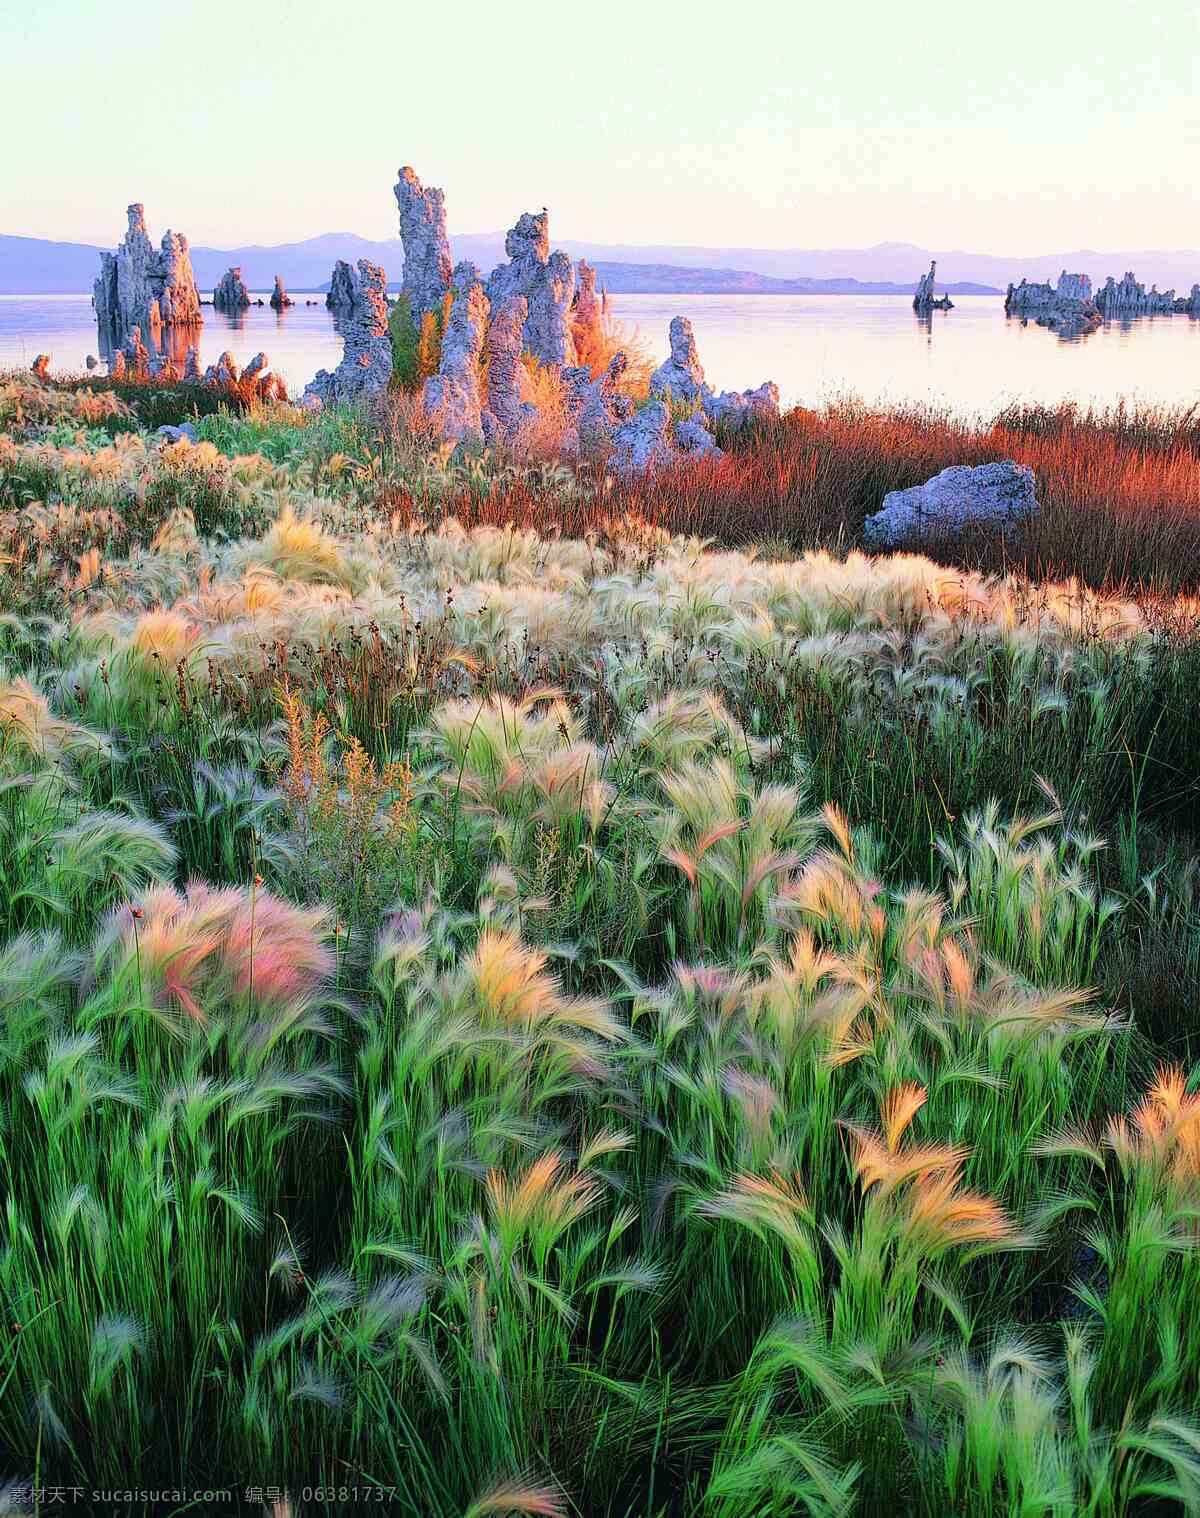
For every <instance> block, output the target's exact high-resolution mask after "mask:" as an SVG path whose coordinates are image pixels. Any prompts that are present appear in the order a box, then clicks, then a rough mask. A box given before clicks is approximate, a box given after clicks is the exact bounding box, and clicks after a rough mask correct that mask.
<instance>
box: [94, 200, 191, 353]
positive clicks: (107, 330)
mask: <svg viewBox="0 0 1200 1518" xmlns="http://www.w3.org/2000/svg"><path fill="white" fill-rule="evenodd" d="M126 215H127V216H128V218H129V226H128V229H127V231H126V233H125V238H124V241H123V242H122V243H121V245H120V247H119V248H117V250H116V251H115V252H114V253H101V255H100V277H99V279H97V280H96V283H95V285H94V287H93V290H92V304H93V306H94V307H95V310H96V323H97V326H98V328H99V331H100V336H101V343H102V346H107V347H108V349H109V350H110V351H111V350H113V349H116V348H119V347H120V346H121V345H122V343H124V341H125V340H126V338H127V337H128V336H129V334H130V332H131V331H132V330H133V328H134V327H139V328H140V329H141V332H142V335H143V337H147V336H149V337H157V335H158V333H159V331H160V330H161V329H162V328H163V327H199V326H201V325H202V324H203V322H204V317H203V316H202V315H201V312H200V292H199V291H198V290H197V289H196V280H195V276H194V275H193V273H192V260H191V256H190V255H189V253H188V244H187V238H186V237H183V236H181V235H180V234H179V233H177V232H170V231H168V232H167V233H165V234H164V236H163V240H162V246H161V247H160V248H159V249H157V250H156V249H155V247H154V244H153V243H152V242H151V241H150V237H149V234H148V233H147V231H146V219H145V212H144V209H143V207H142V206H141V205H139V204H134V205H131V206H128V207H127V208H126Z"/></svg>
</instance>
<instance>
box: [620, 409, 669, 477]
mask: <svg viewBox="0 0 1200 1518" xmlns="http://www.w3.org/2000/svg"><path fill="white" fill-rule="evenodd" d="M670 429H671V411H670V407H669V406H668V405H667V404H666V402H665V401H648V402H647V403H646V405H644V406H643V407H642V409H641V410H640V411H638V412H636V413H635V414H634V415H633V416H631V417H630V418H629V420H628V421H627V422H623V423H622V424H621V426H619V427H618V428H617V430H616V432H614V433H613V440H612V453H611V454H610V455H609V467H610V468H612V469H613V470H614V471H615V472H616V473H617V474H645V473H647V472H648V471H650V470H654V469H663V468H665V467H666V466H667V465H669V464H672V463H674V461H675V459H676V458H677V457H678V454H677V452H676V448H675V444H674V442H673V440H672V437H671V430H670Z"/></svg>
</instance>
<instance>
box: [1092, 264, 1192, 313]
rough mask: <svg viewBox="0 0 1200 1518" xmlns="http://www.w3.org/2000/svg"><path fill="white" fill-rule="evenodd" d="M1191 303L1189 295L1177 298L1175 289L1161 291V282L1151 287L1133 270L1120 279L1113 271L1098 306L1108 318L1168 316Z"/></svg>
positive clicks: (1184, 308) (1101, 292)
mask: <svg viewBox="0 0 1200 1518" xmlns="http://www.w3.org/2000/svg"><path fill="white" fill-rule="evenodd" d="M1193 288H1194V287H1193ZM1188 304H1189V302H1188V299H1187V298H1184V299H1181V300H1178V301H1177V300H1176V299H1175V292H1174V290H1160V289H1159V288H1158V286H1157V285H1151V286H1150V288H1149V290H1147V289H1146V287H1145V285H1143V284H1140V283H1139V282H1138V280H1137V278H1136V276H1135V275H1134V274H1133V273H1132V272H1130V273H1127V274H1126V275H1125V278H1124V279H1122V280H1121V281H1120V282H1118V281H1117V280H1115V279H1114V278H1113V277H1112V275H1111V274H1110V275H1109V276H1108V278H1107V279H1106V280H1105V282H1104V289H1103V290H1101V291H1100V293H1099V294H1098V295H1097V296H1096V305H1097V306H1098V307H1099V308H1100V310H1101V311H1102V312H1103V314H1104V315H1105V316H1106V317H1113V316H1168V315H1170V314H1171V313H1172V312H1174V311H1186V310H1187V309H1188Z"/></svg>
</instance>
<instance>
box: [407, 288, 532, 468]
mask: <svg viewBox="0 0 1200 1518" xmlns="http://www.w3.org/2000/svg"><path fill="white" fill-rule="evenodd" d="M450 288H451V293H452V296H453V299H452V301H451V304H450V319H449V321H448V322H447V324H446V330H445V332H444V333H443V334H442V356H441V361H440V363H439V364H438V372H437V373H436V374H434V375H431V376H430V377H429V379H427V380H426V381H425V390H424V403H425V411H426V413H427V414H428V415H429V416H430V417H431V418H432V419H433V420H434V422H435V424H436V426H437V429H438V431H439V433H440V434H441V436H442V438H443V439H444V440H445V441H446V442H453V443H457V444H459V445H461V446H462V447H463V448H466V449H468V450H476V449H478V448H480V447H482V446H483V442H484V436H483V415H482V408H481V404H480V383H479V380H480V375H479V361H480V358H481V356H482V353H483V343H484V336H485V333H486V331H487V320H488V309H489V307H488V298H487V296H486V295H485V294H484V290H483V286H482V284H480V282H479V271H478V270H477V269H476V267H475V265H474V264H473V263H470V262H468V261H466V260H464V261H463V262H462V263H460V264H458V265H457V267H456V268H455V270H454V275H453V278H452V280H451V286H450ZM510 311H511V308H510Z"/></svg>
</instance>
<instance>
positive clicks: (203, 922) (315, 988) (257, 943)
mask: <svg viewBox="0 0 1200 1518" xmlns="http://www.w3.org/2000/svg"><path fill="white" fill-rule="evenodd" d="M329 938H330V925H329V919H328V914H327V913H326V912H325V911H324V910H323V909H320V908H318V909H314V910H306V909H304V908H301V907H297V906H294V905H292V903H291V902H286V901H282V900H280V899H279V898H278V897H276V896H273V895H271V893H270V892H268V891H263V890H258V889H255V888H253V887H250V888H245V887H237V886H229V887H226V888H223V889H214V888H213V887H211V886H209V885H207V884H206V883H205V882H204V881H197V880H193V881H191V882H189V884H188V886H187V888H186V890H185V891H183V892H179V891H176V890H175V889H174V888H173V887H171V886H161V887H158V888H155V889H153V890H151V891H148V892H145V893H143V894H142V895H141V896H139V897H135V898H134V899H133V900H132V901H131V902H130V903H128V904H127V905H126V906H123V907H120V908H118V909H117V910H116V911H115V912H114V913H113V914H112V916H111V917H110V919H109V922H108V923H107V925H106V926H105V928H104V929H103V931H102V932H101V934H100V935H99V937H98V939H97V942H96V945H95V948H94V960H95V966H96V969H95V971H94V972H93V974H94V975H98V974H99V973H101V972H102V971H103V970H105V969H109V970H110V971H111V973H113V974H114V975H118V976H120V977H122V978H123V979H125V980H127V981H128V980H132V981H133V982H135V983H140V984H141V985H142V987H143V988H144V992H145V994H146V995H150V996H155V997H157V998H160V999H161V1002H162V1004H163V1005H164V1007H165V1008H166V1009H167V1010H169V1009H171V1008H172V1007H178V1008H179V1009H181V1010H182V1011H183V1012H184V1013H185V1014H186V1015H187V1017H188V1018H189V1019H190V1020H191V1021H192V1022H194V1023H196V1024H199V1025H201V1026H203V1025H204V1024H206V1023H208V1022H209V1021H210V1019H211V1018H212V1017H213V1016H215V1015H217V1014H218V1013H219V1012H220V1011H221V1010H222V1009H223V1008H224V1006H225V1005H226V998H228V997H230V996H233V997H237V998H239V999H245V1000H247V1001H248V1002H249V1003H251V1004H256V1005H262V1006H264V1007H267V1008H270V1009H272V1011H273V1013H274V1015H275V1016H276V1017H283V1016H284V1015H285V1013H286V1011H287V1009H288V1007H289V1006H291V1007H293V1008H300V1007H303V1006H305V1005H306V1004H308V1003H310V1002H311V1001H313V1000H314V998H316V999H319V998H320V997H321V996H322V995H323V994H324V993H325V992H326V990H327V988H328V984H329V980H330V977H331V976H332V973H333V969H334V956H333V951H332V949H331V948H330V945H329ZM308 1025H310V1026H318V1027H319V1026H320V1022H319V1020H318V1022H317V1023H316V1024H313V1023H312V1022H311V1019H310V1020H309V1022H308ZM280 1026H282V1024H281V1025H280Z"/></svg>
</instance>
